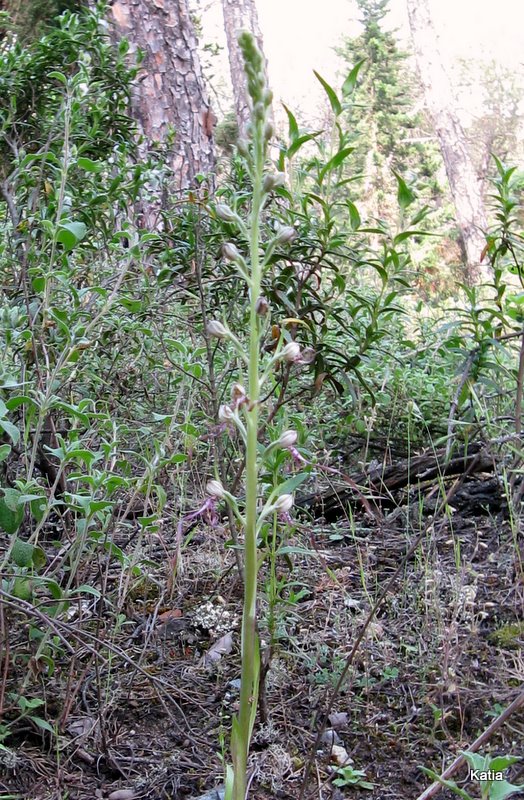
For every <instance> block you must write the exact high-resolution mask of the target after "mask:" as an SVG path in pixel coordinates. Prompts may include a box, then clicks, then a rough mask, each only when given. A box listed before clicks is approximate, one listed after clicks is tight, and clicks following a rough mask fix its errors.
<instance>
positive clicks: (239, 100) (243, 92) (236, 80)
mask: <svg viewBox="0 0 524 800" xmlns="http://www.w3.org/2000/svg"><path fill="white" fill-rule="evenodd" d="M222 11H223V15H224V28H225V31H226V39H227V48H228V54H229V70H230V72H231V84H232V87H233V100H234V103H235V114H236V119H237V125H238V131H239V134H240V135H243V134H244V133H245V129H246V126H247V124H248V122H249V119H250V112H249V105H248V95H247V82H246V76H245V74H244V61H243V58H242V53H241V51H240V47H239V46H238V34H239V33H240V31H250V33H252V34H253V35H254V37H255V39H256V41H257V45H258V48H259V50H260V52H261V53H263V52H264V49H263V46H262V34H261V32H260V25H259V22H258V13H257V8H256V5H255V0H222Z"/></svg>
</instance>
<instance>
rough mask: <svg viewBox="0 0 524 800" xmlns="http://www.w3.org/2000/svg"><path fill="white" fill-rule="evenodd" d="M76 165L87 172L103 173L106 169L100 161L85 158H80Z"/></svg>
mask: <svg viewBox="0 0 524 800" xmlns="http://www.w3.org/2000/svg"><path fill="white" fill-rule="evenodd" d="M76 163H77V164H78V166H79V167H80V169H85V170H86V172H101V171H102V170H103V169H104V165H103V164H102V163H101V162H100V161H93V160H92V159H90V158H85V157H84V156H81V157H80V158H78V159H77V162H76Z"/></svg>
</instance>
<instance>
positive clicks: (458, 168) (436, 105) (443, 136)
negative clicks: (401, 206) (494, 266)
mask: <svg viewBox="0 0 524 800" xmlns="http://www.w3.org/2000/svg"><path fill="white" fill-rule="evenodd" d="M407 7H408V14H409V22H410V27H411V36H412V40H413V46H414V50H415V54H416V57H417V62H418V69H419V74H420V79H421V82H422V86H423V88H424V93H425V97H426V104H427V107H428V111H429V114H430V116H431V118H432V122H433V126H434V128H435V132H436V134H437V137H438V140H439V144H440V149H441V152H442V158H443V160H444V164H445V167H446V173H447V176H448V181H449V186H450V190H451V194H452V197H453V203H454V205H455V211H456V217H457V223H458V226H459V229H460V235H461V239H462V243H463V248H464V255H465V261H466V279H467V281H468V282H469V283H477V282H479V281H480V280H487V279H488V278H489V270H488V267H487V266H486V264H482V263H481V254H482V251H483V249H484V246H485V244H486V239H485V237H484V233H483V231H485V230H486V227H487V220H486V215H485V211H484V204H483V200H482V193H481V186H480V182H479V178H478V175H477V173H476V171H475V167H474V165H473V160H472V158H471V156H470V154H469V152H468V149H467V144H466V135H465V132H464V129H463V127H462V125H461V123H460V120H459V118H458V116H457V114H456V112H455V99H454V97H453V93H452V90H451V84H450V81H449V77H448V75H447V73H446V70H445V68H444V65H443V63H442V59H441V55H440V53H439V49H438V39H437V35H436V33H435V29H434V27H433V22H432V19H431V14H430V10H429V5H428V0H407Z"/></svg>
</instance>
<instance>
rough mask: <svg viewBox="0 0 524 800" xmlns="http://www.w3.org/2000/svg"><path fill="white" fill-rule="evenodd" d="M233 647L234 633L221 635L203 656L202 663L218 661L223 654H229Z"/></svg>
mask: <svg viewBox="0 0 524 800" xmlns="http://www.w3.org/2000/svg"><path fill="white" fill-rule="evenodd" d="M232 649H233V634H232V633H226V634H224V636H221V637H220V639H217V641H216V642H215V643H214V644H213V645H211V647H210V648H209V650H208V651H207V653H205V654H204V656H203V657H202V663H203V664H205V665H206V666H209V664H214V663H215V662H216V661H220V659H221V658H222V656H225V655H227V654H228V653H230V652H231V650H232Z"/></svg>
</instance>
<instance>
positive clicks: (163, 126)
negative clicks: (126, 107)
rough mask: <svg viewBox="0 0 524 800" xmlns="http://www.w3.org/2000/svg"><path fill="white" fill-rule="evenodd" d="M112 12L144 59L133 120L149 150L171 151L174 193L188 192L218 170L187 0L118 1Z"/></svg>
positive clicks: (119, 28)
mask: <svg viewBox="0 0 524 800" xmlns="http://www.w3.org/2000/svg"><path fill="white" fill-rule="evenodd" d="M108 10H109V14H110V16H111V22H112V24H113V27H114V32H115V34H116V36H117V37H118V38H119V39H121V38H124V37H125V38H126V39H127V40H128V41H129V44H130V51H131V53H136V51H137V49H140V50H142V52H143V56H144V57H143V61H142V63H141V68H140V71H139V74H138V77H137V81H136V85H135V89H134V92H133V98H132V107H133V116H134V118H135V120H136V121H137V123H138V125H139V128H140V130H141V132H142V133H143V134H144V136H145V138H146V141H147V145H150V144H151V143H153V142H160V143H161V144H163V145H166V144H167V145H168V146H169V151H170V158H169V166H170V167H171V168H172V170H173V176H174V181H173V183H174V186H173V188H174V189H175V190H178V191H180V190H183V189H187V188H189V187H190V186H192V185H194V183H195V176H196V175H197V174H198V173H208V172H210V171H211V170H212V169H213V166H214V153H213V125H214V122H215V118H214V116H213V112H212V111H211V108H210V105H209V102H208V99H207V96H206V91H205V87H204V81H203V78H202V73H201V69H200V62H199V59H198V53H197V41H196V36H195V32H194V29H193V24H192V21H191V17H190V14H189V9H188V4H187V0H114V2H113V3H112V4H111V5H110V6H109V9H108ZM171 140H172V143H171Z"/></svg>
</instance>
